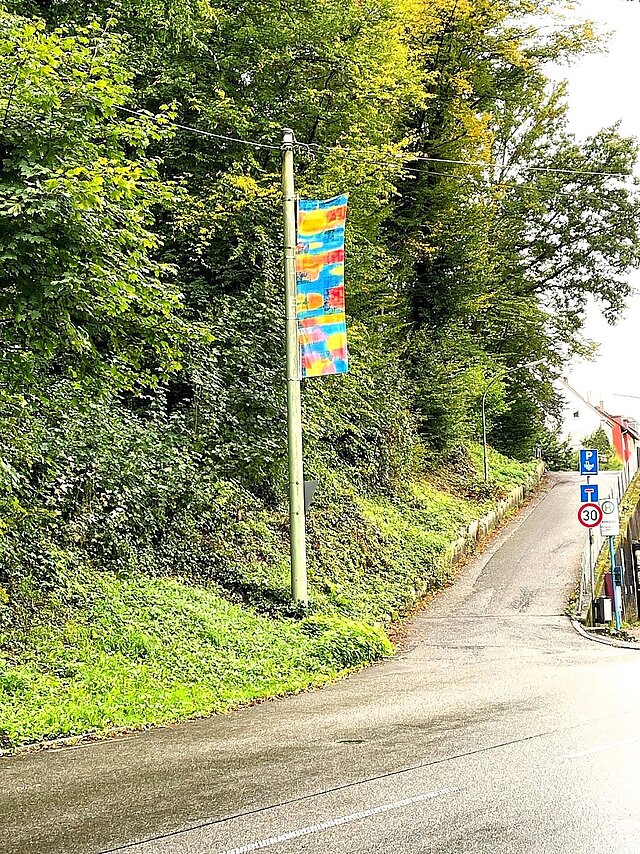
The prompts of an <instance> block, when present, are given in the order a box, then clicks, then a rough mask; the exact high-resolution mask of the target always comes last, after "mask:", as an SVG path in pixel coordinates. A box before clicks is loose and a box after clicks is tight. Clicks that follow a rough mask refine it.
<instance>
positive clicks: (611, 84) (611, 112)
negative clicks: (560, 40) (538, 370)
mask: <svg viewBox="0 0 640 854" xmlns="http://www.w3.org/2000/svg"><path fill="white" fill-rule="evenodd" d="M575 6H576V14H579V15H580V17H582V18H588V19H589V20H593V21H594V22H596V23H597V24H599V29H600V30H603V29H604V30H605V31H611V32H612V35H611V37H610V40H609V43H608V52H607V53H606V54H597V55H595V56H588V57H584V58H582V59H580V60H579V61H577V62H574V63H573V64H572V65H571V66H569V67H565V68H563V69H561V70H560V71H559V72H558V74H559V75H560V76H562V77H564V78H566V79H567V80H568V81H569V98H568V102H569V120H570V129H571V130H572V131H573V132H574V133H575V134H576V136H577V137H585V136H589V135H591V134H593V133H595V132H596V131H597V130H599V129H600V128H601V127H606V126H608V125H611V124H613V123H614V122H616V121H620V122H621V131H622V133H624V134H629V135H632V136H636V137H638V138H640V2H630V0H578V1H577V2H576V3H575ZM636 172H637V174H638V175H640V164H638V167H637V168H636ZM629 280H630V282H631V283H632V285H633V286H634V287H635V288H637V289H638V293H637V294H636V295H635V296H633V297H631V298H630V300H629V304H628V309H627V311H626V312H625V314H624V316H623V317H622V318H621V319H620V321H619V322H618V324H617V325H616V326H614V327H611V326H609V325H608V324H607V323H606V321H604V319H603V318H602V314H601V312H600V311H599V310H598V309H597V307H595V306H592V307H591V308H590V309H589V312H588V315H587V324H586V335H587V337H588V338H591V339H593V340H595V341H598V342H600V348H599V353H598V357H597V358H596V360H595V361H593V362H586V361H584V360H580V361H576V362H574V363H573V364H572V366H571V367H570V368H569V369H568V370H567V372H566V376H567V379H568V381H569V383H570V384H571V385H572V386H574V388H576V389H577V390H578V391H580V392H581V394H583V395H584V396H586V395H587V393H591V396H592V399H593V400H594V401H595V402H598V401H600V400H602V401H604V404H605V408H606V409H607V410H608V411H609V412H611V413H612V414H624V415H631V416H634V417H636V418H639V419H640V399H637V400H636V399H634V398H633V397H627V398H625V397H619V396H617V395H634V396H635V397H637V398H640V270H637V271H633V272H632V273H631V275H630V277H629Z"/></svg>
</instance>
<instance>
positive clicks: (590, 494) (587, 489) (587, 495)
mask: <svg viewBox="0 0 640 854" xmlns="http://www.w3.org/2000/svg"><path fill="white" fill-rule="evenodd" d="M597 503H598V485H597V484H596V483H590V484H588V485H586V486H583V485H582V484H581V485H580V504H597Z"/></svg>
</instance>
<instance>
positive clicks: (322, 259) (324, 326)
mask: <svg viewBox="0 0 640 854" xmlns="http://www.w3.org/2000/svg"><path fill="white" fill-rule="evenodd" d="M347 200H348V196H347V195H346V194H345V195H342V196H336V197H335V198H334V199H327V200H326V201H312V200H309V199H299V200H298V229H297V244H298V247H297V254H296V288H297V310H298V340H299V342H300V359H301V365H302V376H303V377H305V378H306V377H322V376H326V375H328V374H344V373H346V372H347V371H348V370H349V357H348V353H347V321H346V315H345V300H344V232H345V224H346V219H347Z"/></svg>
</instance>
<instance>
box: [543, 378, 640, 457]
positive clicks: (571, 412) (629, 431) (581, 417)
mask: <svg viewBox="0 0 640 854" xmlns="http://www.w3.org/2000/svg"><path fill="white" fill-rule="evenodd" d="M560 383H561V385H562V388H561V393H562V397H563V398H564V401H565V405H564V408H563V411H562V417H561V423H560V435H561V436H562V438H563V439H568V440H569V442H570V443H571V447H572V448H573V449H574V450H575V451H577V450H579V449H580V448H582V447H583V444H582V443H583V441H584V439H585V438H586V437H587V436H590V435H591V434H592V433H594V432H595V431H596V430H597V429H598V428H599V427H602V429H603V430H604V432H605V433H606V435H607V438H608V440H609V443H610V444H611V445H613V447H614V448H615V451H616V453H617V454H618V456H619V457H620V459H621V460H622V461H623V462H625V463H626V462H628V460H629V459H630V458H631V456H633V455H634V454H635V453H636V448H638V447H640V428H639V425H638V422H637V421H636V420H635V419H633V418H625V417H624V416H623V415H611V414H609V413H608V412H607V411H606V410H605V408H604V404H603V402H602V401H600V403H599V404H598V405H595V404H594V403H592V401H591V397H590V395H587V396H586V397H583V396H582V395H581V394H580V392H578V391H576V389H575V388H573V386H570V385H569V383H567V382H566V381H565V380H560Z"/></svg>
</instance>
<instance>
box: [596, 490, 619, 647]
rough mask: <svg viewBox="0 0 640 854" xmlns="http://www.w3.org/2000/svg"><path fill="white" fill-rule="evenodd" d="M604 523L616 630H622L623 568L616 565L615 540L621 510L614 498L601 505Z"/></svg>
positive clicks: (603, 529)
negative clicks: (620, 598)
mask: <svg viewBox="0 0 640 854" xmlns="http://www.w3.org/2000/svg"><path fill="white" fill-rule="evenodd" d="M601 509H602V523H601V525H600V533H601V534H602V536H603V537H608V538H609V560H610V561H611V588H612V590H613V613H614V615H615V621H616V631H620V626H621V623H622V620H621V618H620V602H619V601H618V581H619V582H620V590H621V591H622V577H621V576H622V568H621V567H618V566H616V550H615V544H614V540H615V538H616V537H617V536H618V535H619V533H620V511H619V508H618V502H617V501H614V499H613V498H606V499H605V500H604V501H603V502H602V505H601Z"/></svg>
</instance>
